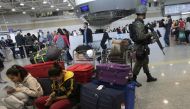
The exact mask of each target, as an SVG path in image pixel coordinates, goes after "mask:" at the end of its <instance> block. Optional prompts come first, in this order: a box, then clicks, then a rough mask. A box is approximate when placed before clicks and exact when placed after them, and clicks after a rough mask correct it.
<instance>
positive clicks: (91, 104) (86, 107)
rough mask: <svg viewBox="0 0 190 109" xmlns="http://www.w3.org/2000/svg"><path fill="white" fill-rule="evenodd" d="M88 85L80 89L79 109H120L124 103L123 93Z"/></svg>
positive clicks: (91, 84)
mask: <svg viewBox="0 0 190 109" xmlns="http://www.w3.org/2000/svg"><path fill="white" fill-rule="evenodd" d="M97 88H98V85H96V84H93V83H88V84H85V85H83V87H82V89H81V109H121V104H122V102H124V91H123V90H116V89H112V88H106V87H103V89H102V90H97Z"/></svg>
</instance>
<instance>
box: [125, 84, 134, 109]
mask: <svg viewBox="0 0 190 109" xmlns="http://www.w3.org/2000/svg"><path fill="white" fill-rule="evenodd" d="M135 87H136V82H130V83H129V84H128V85H127V87H126V89H125V109H135Z"/></svg>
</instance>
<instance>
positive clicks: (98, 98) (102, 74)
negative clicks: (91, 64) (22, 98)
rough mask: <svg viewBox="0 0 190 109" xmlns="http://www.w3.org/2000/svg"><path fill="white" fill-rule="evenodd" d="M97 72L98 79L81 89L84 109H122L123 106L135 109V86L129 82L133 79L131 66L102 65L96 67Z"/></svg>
mask: <svg viewBox="0 0 190 109" xmlns="http://www.w3.org/2000/svg"><path fill="white" fill-rule="evenodd" d="M96 72H97V75H96V76H97V79H95V80H93V81H91V82H89V83H87V84H84V85H83V86H82V88H81V96H80V104H81V108H82V109H121V105H122V104H125V106H126V109H134V99H135V85H134V83H132V82H129V80H130V78H131V77H132V72H131V68H130V66H128V65H124V64H114V63H111V64H100V65H97V66H96ZM129 97H130V98H129ZM131 97H132V98H131Z"/></svg>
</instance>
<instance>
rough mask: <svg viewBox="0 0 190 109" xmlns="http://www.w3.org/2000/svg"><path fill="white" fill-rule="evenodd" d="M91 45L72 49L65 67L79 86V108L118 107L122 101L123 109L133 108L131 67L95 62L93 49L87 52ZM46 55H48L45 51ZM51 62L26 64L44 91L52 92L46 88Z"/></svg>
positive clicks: (101, 108) (62, 65)
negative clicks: (71, 56)
mask: <svg viewBox="0 0 190 109" xmlns="http://www.w3.org/2000/svg"><path fill="white" fill-rule="evenodd" d="M91 49H92V48H87V47H86V49H85V50H82V51H81V50H80V49H75V50H74V52H73V53H74V55H73V56H74V58H73V59H74V64H73V65H71V66H69V67H67V69H66V70H67V71H72V72H73V73H74V78H75V82H76V84H77V86H78V88H79V92H77V93H78V94H80V95H79V96H77V97H76V99H78V98H79V99H80V100H79V101H80V107H81V109H121V106H122V105H123V104H125V107H126V108H125V109H134V99H135V84H134V83H133V82H130V78H132V69H131V67H130V66H129V65H126V64H117V63H106V64H99V65H96V66H95V58H94V57H95V53H94V52H93V53H91V55H89V54H88V55H87V51H88V50H91ZM92 51H93V50H92ZM75 55H83V58H80V57H78V58H77V56H75ZM45 56H48V55H47V53H46V55H45ZM51 56H52V55H50V56H48V57H51ZM52 59H53V57H52ZM76 60H77V61H76ZM84 60H85V61H84ZM89 62H91V63H89ZM53 63H54V62H53V61H50V62H44V63H38V64H32V65H27V66H25V68H26V70H27V71H28V72H30V73H31V75H32V76H34V77H36V78H38V80H39V82H40V83H41V84H42V88H43V89H44V91H45V92H44V93H45V95H48V94H49V93H50V92H51V90H48V89H51V85H50V84H51V81H50V80H49V79H48V70H49V69H50V68H51V67H52V66H53ZM59 64H60V65H61V67H62V68H63V69H65V66H64V62H62V61H61V62H59Z"/></svg>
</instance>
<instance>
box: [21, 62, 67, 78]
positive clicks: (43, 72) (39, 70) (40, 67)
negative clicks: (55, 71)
mask: <svg viewBox="0 0 190 109" xmlns="http://www.w3.org/2000/svg"><path fill="white" fill-rule="evenodd" d="M53 64H54V61H51V62H45V63H39V64H31V65H26V66H24V68H25V69H26V70H27V71H28V72H29V73H30V74H31V75H32V76H34V77H36V78H47V77H48V71H49V69H50V68H51V67H53ZM59 64H60V66H61V67H62V68H63V69H64V68H65V66H64V62H59Z"/></svg>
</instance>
